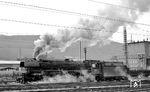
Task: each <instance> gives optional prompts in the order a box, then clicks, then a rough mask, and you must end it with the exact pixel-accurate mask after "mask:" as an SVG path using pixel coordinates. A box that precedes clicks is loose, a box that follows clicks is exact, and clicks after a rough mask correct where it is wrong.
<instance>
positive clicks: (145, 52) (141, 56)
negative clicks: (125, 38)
mask: <svg viewBox="0 0 150 92" xmlns="http://www.w3.org/2000/svg"><path fill="white" fill-rule="evenodd" d="M127 46H128V66H129V67H130V68H131V69H150V41H138V42H130V43H128V45H127ZM114 57H115V59H116V60H119V61H123V62H125V56H124V55H119V56H114Z"/></svg>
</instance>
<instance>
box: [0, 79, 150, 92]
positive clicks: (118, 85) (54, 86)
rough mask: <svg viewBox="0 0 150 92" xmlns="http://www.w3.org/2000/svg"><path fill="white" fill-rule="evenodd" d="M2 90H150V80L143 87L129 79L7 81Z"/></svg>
mask: <svg viewBox="0 0 150 92" xmlns="http://www.w3.org/2000/svg"><path fill="white" fill-rule="evenodd" d="M0 91H2V92H149V91H150V81H142V83H141V87H131V85H130V82H129V81H121V82H116V81H111V82H110V81H109V82H75V83H38V82H37V83H36V82H34V83H28V84H17V83H7V84H1V85H0Z"/></svg>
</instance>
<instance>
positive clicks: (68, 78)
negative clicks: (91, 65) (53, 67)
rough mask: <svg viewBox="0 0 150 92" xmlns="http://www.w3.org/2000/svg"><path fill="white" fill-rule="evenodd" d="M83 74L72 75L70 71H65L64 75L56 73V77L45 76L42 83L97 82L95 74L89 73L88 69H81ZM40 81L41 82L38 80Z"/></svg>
mask: <svg viewBox="0 0 150 92" xmlns="http://www.w3.org/2000/svg"><path fill="white" fill-rule="evenodd" d="M81 74H82V76H80V77H76V76H73V75H70V74H69V73H68V72H66V71H63V74H62V75H56V76H54V77H48V76H45V78H44V79H43V80H42V81H40V82H42V83H64V82H65V83H69V82H88V81H93V82H95V81H96V80H95V77H94V75H92V74H90V73H88V72H87V71H86V70H82V71H81ZM38 83H39V82H38Z"/></svg>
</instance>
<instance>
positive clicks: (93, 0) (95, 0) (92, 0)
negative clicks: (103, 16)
mask: <svg viewBox="0 0 150 92" xmlns="http://www.w3.org/2000/svg"><path fill="white" fill-rule="evenodd" d="M88 1H90V2H94V3H99V4H105V5H110V6H117V7H120V8H126V9H130V10H136V9H135V8H131V7H127V6H122V5H116V4H111V3H106V2H101V1H97V0H88Z"/></svg>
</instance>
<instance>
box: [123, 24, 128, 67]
mask: <svg viewBox="0 0 150 92" xmlns="http://www.w3.org/2000/svg"><path fill="white" fill-rule="evenodd" d="M123 34H124V55H125V62H126V65H127V66H128V65H129V64H128V43H127V31H126V27H124V32H123Z"/></svg>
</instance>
